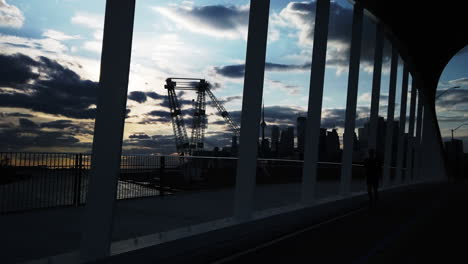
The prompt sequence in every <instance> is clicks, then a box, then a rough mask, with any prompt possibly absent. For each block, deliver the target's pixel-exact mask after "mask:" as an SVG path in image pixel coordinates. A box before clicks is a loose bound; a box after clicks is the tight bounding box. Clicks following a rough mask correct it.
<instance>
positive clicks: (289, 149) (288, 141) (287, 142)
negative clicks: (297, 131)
mask: <svg viewBox="0 0 468 264" xmlns="http://www.w3.org/2000/svg"><path fill="white" fill-rule="evenodd" d="M279 145H280V146H279V153H280V156H290V155H292V154H293V152H294V127H288V128H285V129H283V130H281V140H280V144H279Z"/></svg>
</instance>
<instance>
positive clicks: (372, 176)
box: [364, 149, 381, 209]
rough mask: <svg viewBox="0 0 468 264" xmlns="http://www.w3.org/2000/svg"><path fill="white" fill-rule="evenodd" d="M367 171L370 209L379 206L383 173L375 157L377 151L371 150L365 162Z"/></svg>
mask: <svg viewBox="0 0 468 264" xmlns="http://www.w3.org/2000/svg"><path fill="white" fill-rule="evenodd" d="M364 168H365V169H366V180H367V193H368V194H369V208H371V209H372V208H375V207H376V206H377V200H378V199H379V177H380V172H381V165H380V161H379V160H378V159H377V157H376V156H375V151H374V150H373V149H369V157H367V158H366V159H365V160H364Z"/></svg>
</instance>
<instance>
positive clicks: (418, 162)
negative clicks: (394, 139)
mask: <svg viewBox="0 0 468 264" xmlns="http://www.w3.org/2000/svg"><path fill="white" fill-rule="evenodd" d="M421 89H422V88H421V87H419V88H418V114H417V119H416V138H415V143H414V148H415V149H414V167H413V175H414V176H413V177H414V178H415V180H417V181H421V174H420V172H421V169H420V168H421V135H422V119H423V115H424V109H423V103H422V98H421Z"/></svg>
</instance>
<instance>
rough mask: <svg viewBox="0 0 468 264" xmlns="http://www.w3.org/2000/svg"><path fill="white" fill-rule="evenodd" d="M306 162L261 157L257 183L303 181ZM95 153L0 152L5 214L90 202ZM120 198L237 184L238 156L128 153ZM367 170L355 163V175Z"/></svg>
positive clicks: (329, 175) (331, 175) (336, 168)
mask: <svg viewBox="0 0 468 264" xmlns="http://www.w3.org/2000/svg"><path fill="white" fill-rule="evenodd" d="M303 163H304V162H303V161H302V160H284V159H258V162H257V179H256V182H257V184H277V183H299V182H301V180H302V167H303ZM318 165H319V166H318V180H339V178H340V167H341V164H340V163H333V162H319V164H318ZM90 168H91V154H82V153H23V152H0V213H7V212H15V211H26V210H32V209H41V208H52V207H60V206H79V205H83V204H84V203H85V202H86V196H87V190H88V183H89V179H90ZM120 168H121V169H120V175H119V178H118V185H117V194H116V199H117V200H124V199H133V198H141V197H152V196H163V195H166V194H174V193H177V192H180V191H190V190H207V189H220V188H226V187H233V186H234V185H235V177H236V168H237V158H233V157H200V156H183V157H180V156H150V155H123V156H122V157H121V165H120ZM364 175H365V173H364V168H363V167H362V165H360V164H354V165H353V178H363V177H364Z"/></svg>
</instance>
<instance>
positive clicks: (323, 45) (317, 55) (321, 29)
mask: <svg viewBox="0 0 468 264" xmlns="http://www.w3.org/2000/svg"><path fill="white" fill-rule="evenodd" d="M329 17H330V0H318V1H317V8H316V15H315V29H314V47H313V50H312V65H311V70H310V71H311V74H310V75H311V77H310V86H309V106H308V110H307V123H306V133H305V134H306V138H305V142H304V168H303V172H302V203H303V204H305V205H310V204H312V203H313V202H314V198H315V185H316V182H317V162H318V152H319V150H318V145H319V135H320V119H321V114H322V97H323V83H324V78H325V62H326V55H327V39H328V23H329Z"/></svg>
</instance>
